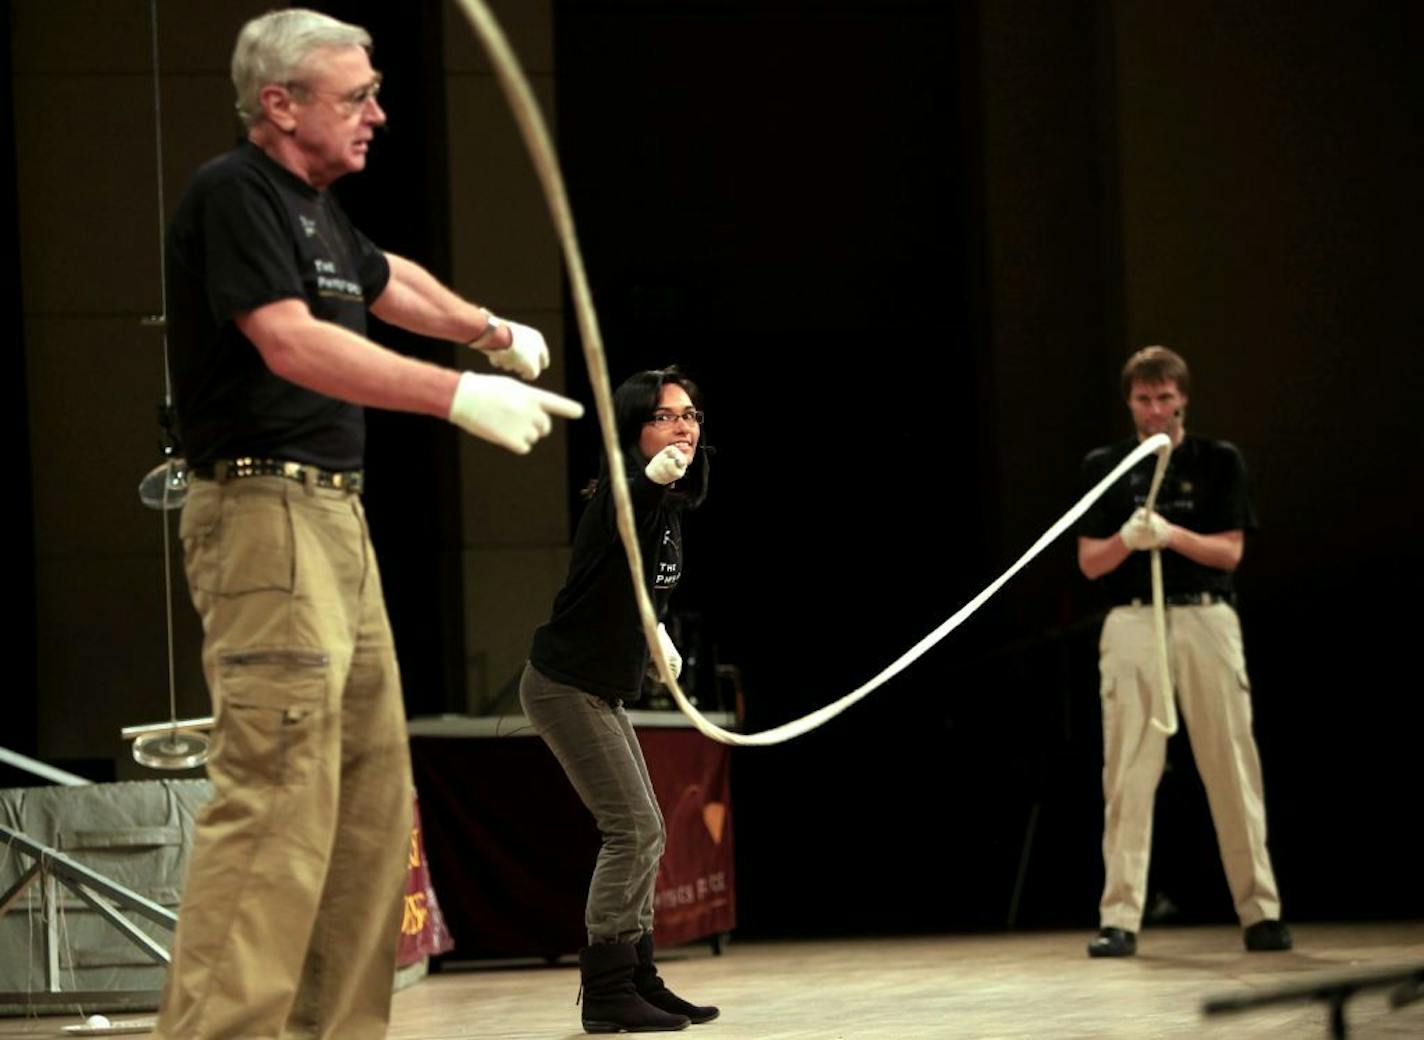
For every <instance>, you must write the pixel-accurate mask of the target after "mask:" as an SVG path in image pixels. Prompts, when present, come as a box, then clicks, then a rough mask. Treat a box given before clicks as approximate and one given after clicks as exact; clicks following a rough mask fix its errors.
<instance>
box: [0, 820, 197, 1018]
mask: <svg viewBox="0 0 1424 1040" xmlns="http://www.w3.org/2000/svg"><path fill="white" fill-rule="evenodd" d="M0 844H3V846H4V847H5V848H7V849H13V850H15V851H17V852H20V853H23V854H24V855H26V856H29V857H30V858H31V859H32V860H33V861H34V862H33V863H31V864H30V867H29V869H28V870H26V871H25V872H24V873H23V874H22V875H21V876H20V879H19V880H18V881H16V882H15V883H14V884H13V885H11V886H10V888H9V890H8V891H6V892H5V893H4V894H3V895H0V915H3V914H5V913H6V912H7V911H8V910H9V909H10V908H11V907H12V906H14V905H15V903H16V902H17V901H18V900H19V898H20V896H22V895H23V894H24V893H25V892H26V890H28V889H29V887H30V886H31V885H33V884H35V883H36V882H38V883H39V885H40V906H41V916H42V917H43V922H44V928H43V929H42V930H41V932H40V943H41V947H42V949H41V952H42V956H43V962H44V989H43V990H42V991H35V992H27V993H26V992H11V993H4V992H0V1003H4V1004H10V1003H13V1004H26V1005H29V1006H34V1007H46V1008H66V1009H67V1008H76V1009H77V1008H78V1007H79V1006H80V1005H87V1006H90V1007H92V1006H93V1005H95V1004H111V1005H115V1006H142V1005H146V1006H149V1007H152V1006H156V1004H157V1000H158V992H159V991H158V990H63V989H61V988H60V968H59V947H60V941H59V912H58V911H59V898H58V897H59V886H60V885H63V886H64V887H65V888H67V889H68V890H69V891H70V892H72V893H73V894H74V895H75V896H77V897H78V898H79V899H80V900H82V901H83V902H84V903H85V904H87V905H88V906H89V907H90V908H92V909H93V910H94V912H95V913H97V914H99V916H100V917H102V918H103V919H104V920H105V921H107V922H108V923H109V924H110V925H112V926H113V927H114V928H115V929H117V930H118V932H119V933H120V934H121V935H123V936H124V938H126V939H128V940H129V941H130V942H131V943H133V944H134V945H135V946H137V947H138V948H139V950H141V951H142V952H143V954H144V955H145V956H147V957H149V958H150V959H151V960H153V961H154V962H155V963H157V964H168V963H170V961H171V958H170V956H169V953H168V950H166V949H164V947H163V946H162V945H160V944H159V943H158V942H156V941H155V940H154V939H153V938H152V937H150V936H149V935H147V934H146V933H144V932H143V931H141V930H139V929H138V928H137V927H135V926H134V924H133V922H131V921H130V920H129V919H128V918H126V917H125V916H124V915H123V914H121V913H120V912H119V910H120V909H123V910H128V911H130V912H131V913H134V914H138V915H140V916H142V917H145V918H147V919H148V920H150V921H153V922H154V923H156V924H158V925H160V926H162V927H164V928H167V929H168V930H169V931H170V932H171V931H172V930H173V929H174V928H175V927H176V926H177V924H178V916H177V915H176V914H174V913H173V912H172V911H171V910H168V909H165V908H164V907H162V906H159V905H158V904H157V903H155V902H153V900H151V899H147V898H145V897H144V896H141V895H139V894H138V893H137V892H134V891H132V890H131V889H127V888H124V887H123V886H122V885H120V884H117V883H116V882H114V881H111V880H109V879H108V878H106V877H104V875H102V874H99V873H96V872H95V871H93V870H90V869H89V868H88V867H86V866H83V865H82V864H79V863H76V862H75V861H74V860H72V859H70V858H69V857H68V856H66V855H64V853H62V852H59V851H58V850H56V849H52V848H50V847H49V846H48V845H41V844H40V843H39V842H37V841H34V840H32V839H30V838H27V837H26V836H25V835H23V834H21V833H20V832H19V831H15V830H12V829H10V828H9V827H6V826H4V825H3V824H0Z"/></svg>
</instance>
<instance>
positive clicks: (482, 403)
mask: <svg viewBox="0 0 1424 1040" xmlns="http://www.w3.org/2000/svg"><path fill="white" fill-rule="evenodd" d="M551 415H556V416H560V417H561V418H564V419H577V418H579V417H580V416H582V415H583V405H581V404H579V403H578V402H577V401H574V400H570V399H569V398H567V397H560V396H559V395H558V394H551V393H549V391H547V390H540V389H539V388H538V387H537V386H525V385H524V384H523V383H516V382H515V381H514V380H513V379H506V378H505V377H504V376H480V375H476V374H475V373H473V372H462V373H460V382H459V384H458V385H457V386H456V387H455V399H454V400H453V401H451V402H450V416H449V419H450V421H451V422H452V423H454V424H455V425H456V426H458V427H460V429H462V430H464V431H465V432H466V433H472V434H474V435H475V436H476V437H479V438H480V439H481V440H486V441H489V442H491V443H492V444H498V445H499V446H500V447H501V448H508V449H509V450H510V451H512V452H514V453H515V454H516V455H527V454H529V449H530V448H532V447H534V444H535V442H536V441H538V440H539V438H540V437H543V436H545V435H546V434H548V432H549V431H550V430H552V429H553V428H554V423H553V420H551V419H550V418H549V417H550V416H551Z"/></svg>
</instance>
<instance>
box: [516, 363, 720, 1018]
mask: <svg viewBox="0 0 1424 1040" xmlns="http://www.w3.org/2000/svg"><path fill="white" fill-rule="evenodd" d="M699 397H700V395H699V393H698V390H697V387H696V385H694V384H693V383H692V381H691V380H689V379H688V378H687V377H686V376H684V375H683V374H682V373H681V372H679V371H678V370H677V369H676V368H667V369H661V370H655V371H649V372H639V373H638V374H637V375H635V376H633V377H632V378H630V379H629V380H628V381H627V382H625V383H624V384H623V385H622V386H620V387H619V388H618V390H617V391H616V392H615V394H614V395H613V410H614V415H615V420H616V426H617V431H618V441H619V446H620V448H621V450H622V452H623V461H624V467H625V469H626V471H627V473H628V492H629V495H630V497H631V498H632V501H633V512H634V515H635V517H636V521H637V531H638V544H639V549H640V551H641V552H642V556H643V569H644V575H643V576H644V581H645V582H646V585H647V589H648V594H649V595H650V596H651V597H652V600H653V606H654V609H655V611H656V613H657V616H658V617H659V618H661V617H663V616H664V615H665V614H666V613H667V603H668V598H669V596H670V595H671V593H672V590H673V589H674V588H675V587H676V586H677V583H678V579H679V578H680V577H681V575H682V512H683V511H684V510H686V509H694V508H696V507H697V506H698V505H700V504H701V502H702V500H703V498H704V497H705V496H706V494H707V471H708V465H707V454H708V449H707V448H706V447H705V446H703V445H701V443H700V442H701V436H702V419H703V415H702V411H701V410H700V402H699ZM587 494H588V495H589V502H588V505H587V506H586V507H585V509H584V513H583V516H582V518H581V519H580V520H579V525H578V530H577V532H576V533H575V535H574V545H573V556H572V559H571V560H570V563H569V576H568V579H567V580H566V581H565V583H564V587H563V589H562V590H561V591H560V592H559V594H558V596H557V597H555V599H554V613H553V617H552V618H551V619H550V620H549V622H548V623H547V624H545V625H542V626H540V627H539V629H538V630H537V631H536V632H535V633H534V645H533V648H532V649H531V650H530V653H529V663H528V665H526V666H525V669H524V675H523V676H522V678H521V679H520V683H519V699H520V702H521V703H522V704H523V706H524V713H525V715H527V716H528V718H529V720H530V722H531V723H532V724H533V726H534V728H535V730H537V731H538V733H539V735H540V736H541V737H543V738H544V742H545V743H546V744H548V745H549V748H550V750H552V751H553V752H554V755H555V757H557V758H558V760H559V762H560V764H562V765H563V767H564V772H565V773H566V774H568V778H569V781H570V782H571V783H572V784H573V785H574V789H575V790H577V791H578V794H579V797H580V798H581V799H583V803H584V805H586V806H587V807H588V810H589V812H591V813H593V817H594V820H595V821H596V822H597V824H598V829H599V831H600V832H601V833H602V835H603V847H602V849H601V850H600V851H599V854H598V863H597V865H596V866H595V868H594V871H593V878H592V880H591V882H590V883H589V889H588V904H587V908H586V911H585V923H586V925H587V928H588V945H587V946H586V947H584V948H583V949H582V950H580V951H579V969H580V972H581V975H582V978H583V996H582V1002H583V1007H582V1017H583V1028H584V1031H585V1032H589V1033H616V1032H620V1031H627V1032H655V1031H663V1030H674V1029H683V1028H685V1027H686V1026H687V1025H688V1024H689V1022H710V1021H711V1020H712V1019H714V1018H716V1017H717V1014H718V1011H717V1008H715V1007H699V1006H697V1005H694V1004H690V1003H688V1002H687V1001H685V1000H682V999H681V998H680V997H678V996H676V995H675V994H674V993H673V992H672V991H671V990H669V989H668V988H667V987H666V986H665V985H664V984H663V981H662V979H661V978H659V977H658V971H657V968H656V966H655V965H654V963H653V933H652V929H653V888H654V883H655V882H656V881H657V876H658V860H659V859H660V858H661V857H662V852H663V846H664V845H665V843H666V831H665V828H664V825H663V817H662V812H661V811H660V810H659V808H658V802H657V797H656V796H655V795H654V793H653V785H652V781H651V780H650V779H649V777H648V767H647V765H646V764H645V763H644V761H643V752H642V750H641V748H640V747H639V746H638V738H637V735H636V734H635V733H634V731H633V725H632V723H631V722H630V721H629V720H628V715H627V713H626V712H625V711H624V710H623V701H624V700H632V699H634V698H636V697H637V695H638V692H639V690H640V688H641V686H642V681H643V675H644V673H645V672H646V671H647V668H648V665H649V653H648V647H647V644H646V642H645V641H644V638H643V627H642V623H641V621H640V620H639V617H638V608H637V602H636V600H635V599H634V594H633V587H632V584H631V582H630V580H629V574H628V559H627V555H626V554H625V552H624V549H623V543H622V542H621V541H620V539H619V536H618V523H617V517H616V514H615V512H614V505H613V489H612V487H611V486H610V480H609V467H608V461H607V459H606V458H605V459H604V460H603V463H602V465H601V466H600V467H599V478H598V480H597V481H596V482H595V484H594V485H593V488H592V490H591V491H590V492H587ZM658 637H659V640H660V643H661V646H662V648H663V650H664V652H665V654H666V656H667V658H668V663H669V664H670V665H671V666H672V669H673V674H674V675H676V674H677V673H678V671H680V669H681V667H682V659H681V656H680V655H679V654H678V653H677V650H676V648H675V647H674V646H673V644H672V640H671V639H670V638H669V637H668V635H667V630H666V629H665V628H664V627H663V625H662V624H661V623H660V624H659V625H658Z"/></svg>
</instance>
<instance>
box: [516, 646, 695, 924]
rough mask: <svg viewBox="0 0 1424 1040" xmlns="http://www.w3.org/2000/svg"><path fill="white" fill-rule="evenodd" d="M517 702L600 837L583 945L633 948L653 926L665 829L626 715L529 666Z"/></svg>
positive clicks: (639, 750)
mask: <svg viewBox="0 0 1424 1040" xmlns="http://www.w3.org/2000/svg"><path fill="white" fill-rule="evenodd" d="M519 700H520V703H521V704H523V705H524V714H525V715H526V716H527V717H528V718H529V721H530V722H531V723H532V724H533V726H534V729H535V730H536V731H537V732H538V734H539V736H541V737H543V738H544V743H546V744H548V745H549V749H550V750H551V751H553V752H554V757H555V758H557V759H558V760H559V764H560V765H562V766H563V767H564V772H565V773H566V774H568V778H569V782H570V783H572V784H573V785H574V790H576V791H577V792H578V796H579V797H580V798H581V799H583V804H584V805H586V806H587V807H588V811H589V812H591V813H593V819H594V822H596V823H597V824H598V830H599V832H600V833H601V834H602V835H603V847H602V848H601V849H600V850H599V852H598V863H597V865H596V866H595V867H594V868H593V878H592V880H590V881H589V885H588V906H587V909H586V910H585V913H584V922H585V925H586V926H587V928H588V941H589V943H590V945H591V944H593V943H600V942H605V943H606V942H636V941H637V940H638V939H640V938H641V937H642V936H643V934H644V933H645V932H650V931H652V928H653V888H654V885H655V883H656V882H657V879H658V860H660V859H661V858H662V854H663V847H664V846H665V845H666V844H667V830H666V828H665V827H664V825H663V814H662V810H661V809H659V808H658V800H657V797H656V795H654V794H653V782H652V780H651V779H649V777H648V766H647V764H646V763H645V762H644V761H643V750H642V748H640V747H639V746H638V737H637V735H636V734H635V733H634V732H633V724H632V723H631V722H630V721H628V713H627V712H625V711H624V710H623V707H622V705H621V704H620V705H618V706H617V707H614V706H612V705H610V704H609V703H608V702H607V701H605V700H603V699H602V698H601V697H595V696H594V695H593V694H591V693H586V692H584V691H583V690H580V689H578V688H577V687H575V686H568V685H565V684H564V683H559V682H555V681H554V680H553V679H550V678H549V677H548V676H547V675H545V674H544V673H543V672H541V671H539V670H538V669H537V668H535V667H534V666H533V665H530V664H526V665H525V666H524V674H523V676H522V677H521V678H520V680H519Z"/></svg>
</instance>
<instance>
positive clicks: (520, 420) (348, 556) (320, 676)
mask: <svg viewBox="0 0 1424 1040" xmlns="http://www.w3.org/2000/svg"><path fill="white" fill-rule="evenodd" d="M370 46H371V38H370V36H369V35H368V34H367V33H366V31H365V30H364V29H361V28H359V27H358V26H353V25H346V24H344V23H342V22H339V21H336V20H335V19H332V18H329V17H327V16H326V15H322V14H318V13H316V12H312V11H307V10H301V9H291V10H284V11H278V12H274V13H272V14H268V15H264V16H262V17H260V18H257V19H254V20H253V21H251V22H249V23H247V25H246V26H244V27H243V29H242V31H241V33H240V34H239V36H238V40H237V45H236V48H235V50H234V53H233V60H232V76H233V85H234V86H235V88H236V90H237V107H238V113H239V115H240V116H241V117H242V119H243V122H244V123H245V124H246V127H247V140H246V142H244V143H243V144H242V145H240V146H239V147H238V148H236V149H234V150H233V151H231V152H228V153H227V154H225V155H222V156H219V157H218V158H216V159H214V160H213V161H212V162H210V163H208V164H207V165H206V166H204V167H203V168H202V169H201V170H200V171H199V172H198V173H197V175H196V176H195V177H194V178H193V181H192V183H191V185H190V186H189V188H188V190H187V191H186V192H185V194H184V196H183V198H182V200H181V201H180V203H179V205H178V208H177V211H176V213H175V215H174V218H173V223H172V225H171V227H170V229H169V235H168V249H167V258H168V270H167V272H166V275H167V281H168V287H169V294H168V295H169V310H170V315H169V342H170V344H171V346H172V355H173V362H174V376H175V399H176V403H177V408H178V419H179V426H180V430H181V432H182V435H183V438H184V449H185V452H186V455H187V458H188V462H189V465H190V466H191V469H192V472H193V474H194V476H195V479H194V481H193V483H192V486H191V488H190V490H189V492H188V496H187V501H186V503H185V505H184V509H183V522H182V538H183V549H184V557H185V563H186V568H187V575H188V584H189V589H190V591H191V593H192V597H193V602H194V605H195V606H196V607H197V609H198V612H199V614H200V615H201V616H202V619H203V629H204V640H203V668H204V674H205V676H206V678H207V681H208V687H209V690H210V691H211V694H212V699H213V709H214V715H215V727H214V740H213V745H212V754H211V756H210V758H209V761H208V774H209V777H210V779H211V780H212V782H213V785H214V788H215V790H216V793H215V796H214V798H213V800H212V801H211V802H210V803H209V804H208V805H207V806H206V807H205V808H204V810H203V812H202V814H201V816H200V818H199V820H198V822H197V826H196V828H195V831H194V839H193V852H192V859H191V866H190V869H189V873H188V879H187V882H186V885H185V888H184V891H183V899H182V906H181V908H180V911H179V921H178V931H177V935H176V937H175V942H174V950H173V963H172V966H171V968H170V970H169V973H168V978H167V982H166V984H165V988H164V995H163V1000H162V1004H161V1007H160V1010H159V1020H158V1027H157V1033H158V1035H159V1036H161V1037H164V1038H166V1040H220V1038H238V1037H242V1038H259V1037H260V1038H274V1040H275V1038H276V1037H279V1036H280V1037H283V1038H287V1037H331V1038H336V1037H339V1038H342V1040H366V1038H375V1037H381V1036H384V1035H385V1031H386V1022H387V1020H388V1017H389V1008H390V997H391V988H392V981H393V972H394V968H395V958H396V948H397V942H398V939H399V930H400V929H399V922H400V918H401V910H402V894H403V891H404V882H405V878H406V873H407V863H408V859H409V849H410V817H411V796H412V792H411V778H410V762H409V755H408V750H407V741H406V730H405V718H404V711H403V708H402V701H401V689H400V676H399V673H398V669H397V666H396V658H395V650H394V643H393V640H392V638H391V630H390V624H389V622H388V620H387V618H386V610H385V604H384V601H383V598H382V595H381V580H380V573H379V570H378V569H377V566H376V560H375V557H374V556H373V555H372V552H371V545H370V538H369V534H368V531H367V528H366V520H365V514H364V512H363V510H362V506H361V499H360V490H361V483H362V478H361V472H360V470H361V465H362V457H363V452H364V441H365V420H364V413H363V408H364V407H379V408H391V409H397V410H401V411H408V412H416V413H421V414H427V415H433V416H438V417H439V418H442V419H448V420H450V421H451V422H453V423H455V424H456V425H457V426H459V427H460V428H462V429H464V430H465V431H467V432H469V433H471V434H474V435H475V436H477V437H481V438H483V439H485V440H488V441H491V442H493V443H495V444H499V445H501V446H502V447H505V448H508V449H509V450H511V451H514V452H516V453H519V454H523V453H526V452H528V451H529V450H530V449H531V448H532V447H533V445H534V443H535V442H536V441H538V440H539V439H540V438H541V437H543V436H544V435H545V434H547V433H548V432H549V431H550V429H551V426H552V418H551V417H552V416H564V417H569V418H576V417H577V416H578V415H579V414H580V413H581V411H582V409H581V407H580V406H579V405H578V404H577V403H576V402H574V401H570V400H568V399H566V398H563V397H560V396H558V395H556V394H551V393H548V392H546V391H543V390H539V389H536V388H534V387H529V386H525V385H523V384H521V383H519V382H518V381H516V380H513V379H510V378H508V377H506V376H502V375H499V376H496V375H476V374H474V373H472V372H458V371H455V370H452V369H448V368H444V367H441V366H438V365H432V364H427V363H425V362H422V361H418V360H415V359H412V358H408V357H404V356H402V355H399V354H396V353H394V352H392V351H389V350H386V349H385V348H383V347H380V346H377V345H376V344H375V343H373V342H371V341H370V340H369V339H367V338H366V312H367V311H368V310H369V311H370V312H372V313H374V314H376V315H377V316H379V317H380V318H381V319H383V320H384V321H387V322H390V323H391V324H394V325H397V326H400V327H402V328H406V329H409V330H412V331H414V332H418V333H421V334H424V335H427V336H432V337H440V338H444V339H449V340H453V341H456V342H460V343H468V344H470V345H471V346H472V347H475V348H476V349H479V350H482V351H485V352H487V353H488V355H489V358H490V360H491V361H492V362H493V363H494V364H495V365H496V367H500V368H504V369H507V370H510V371H513V372H516V373H518V374H519V375H521V376H523V377H524V378H526V379H533V378H535V377H537V376H538V375H539V373H540V372H541V371H542V370H543V368H544V367H545V366H546V365H547V364H548V360H549V358H548V350H547V347H546V346H545V343H544V338H543V337H542V336H541V335H540V334H539V332H538V331H537V330H535V329H532V328H530V327H528V326H524V325H520V324H518V323H516V322H504V321H500V320H499V319H498V318H495V317H494V316H493V315H492V314H490V313H489V312H488V311H487V310H485V309H483V308H481V307H479V306H476V305H475V304H473V303H471V302H469V301H467V300H465V299H463V298H461V297H460V296H458V295H457V294H456V293H454V292H452V291H451V290H450V289H448V288H446V287H445V286H443V285H441V284H440V283H439V282H438V281H437V280H436V279H435V278H434V277H432V276H431V275H430V274H429V273H428V272H426V271H425V270H424V269H423V268H421V267H419V266H418V265H416V264H415V263H413V262H411V261H409V260H406V259H404V258H402V257H399V256H395V255H393V254H390V253H385V252H382V251H381V250H380V249H378V248H377V247H376V246H375V245H374V244H372V243H371V242H370V240H368V239H367V238H366V237H365V236H364V235H362V234H361V233H360V232H359V231H357V230H356V229H355V228H354V227H353V226H352V225H351V223H350V221H349V220H348V219H347V218H346V215H345V214H344V213H343V212H342V211H341V207H340V206H339V205H337V202H336V200H335V198H333V197H332V195H331V194H330V193H329V192H328V191H327V190H326V189H327V188H328V187H329V186H330V185H331V183H332V182H333V181H335V180H337V179H338V178H340V177H342V176H344V175H345V174H347V173H352V172H355V171H357V170H360V169H362V168H364V166H365V164H366V154H367V150H368V148H369V146H370V142H371V140H372V136H373V134H374V132H375V130H376V128H377V127H379V126H380V125H381V124H382V123H384V122H385V118H386V117H385V113H384V112H383V111H382V110H381V106H380V103H379V101H378V100H377V92H378V91H379V88H380V76H379V74H378V73H376V72H375V71H374V70H373V69H372V67H371V63H370V57H369V49H370Z"/></svg>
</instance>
